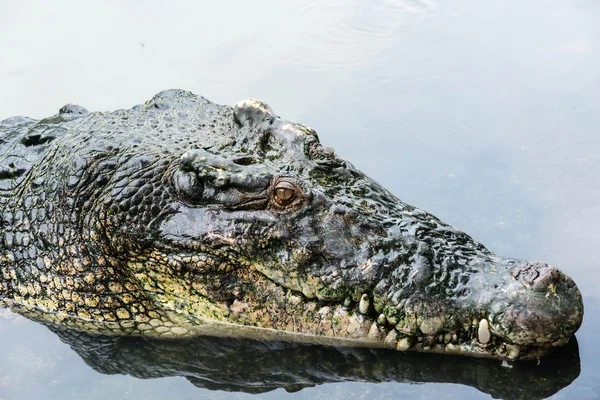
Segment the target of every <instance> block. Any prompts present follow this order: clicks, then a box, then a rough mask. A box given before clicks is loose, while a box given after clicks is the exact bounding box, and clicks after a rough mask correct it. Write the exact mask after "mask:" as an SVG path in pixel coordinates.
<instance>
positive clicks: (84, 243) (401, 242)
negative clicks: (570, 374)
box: [0, 90, 583, 360]
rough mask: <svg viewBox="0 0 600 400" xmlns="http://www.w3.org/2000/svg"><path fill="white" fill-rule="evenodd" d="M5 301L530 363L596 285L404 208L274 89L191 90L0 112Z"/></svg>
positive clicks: (130, 321) (107, 323) (69, 312)
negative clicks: (125, 105) (236, 95)
mask: <svg viewBox="0 0 600 400" xmlns="http://www.w3.org/2000/svg"><path fill="white" fill-rule="evenodd" d="M0 217H1V220H2V224H1V225H0V243H1V247H0V282H1V285H0V305H2V306H3V307H8V308H10V309H11V310H13V311H15V312H17V313H19V314H22V315H24V316H26V317H28V318H30V319H32V320H34V321H38V322H41V323H44V324H46V325H50V326H58V327H63V328H68V329H73V330H75V331H81V332H86V333H94V334H101V335H117V336H126V335H141V336H153V337H160V338H177V337H180V338H181V337H189V336H196V335H208V336H219V337H237V338H250V339H259V340H269V341H270V340H285V341H292V342H304V343H318V344H324V345H333V346H359V347H372V348H376V347H381V348H392V349H397V350H400V351H408V350H417V351H425V352H432V353H451V354H462V355H471V356H480V357H493V358H501V359H510V360H517V359H533V358H537V357H540V356H542V355H545V354H547V353H549V352H550V351H552V350H553V349H554V348H556V347H558V346H562V345H564V344H566V343H567V342H568V341H569V339H570V338H571V337H572V336H573V334H574V333H575V332H576V330H577V329H578V328H579V326H580V325H581V322H582V319H583V300H582V296H581V293H580V291H579V290H578V288H577V286H576V284H575V283H574V281H573V280H572V279H571V278H570V277H568V276H567V275H566V274H565V273H563V272H562V271H560V270H559V269H557V268H556V267H554V266H552V265H549V264H546V263H543V262H538V261H535V262H532V261H520V260H517V259H512V258H506V257H501V256H498V255H496V254H494V253H493V252H491V251H490V250H488V249H487V248H486V247H484V246H483V245H482V244H480V243H479V242H477V241H475V240H474V239H473V238H471V237H470V236H468V235H467V234H465V233H463V232H461V231H459V230H457V229H454V228H453V227H451V226H449V225H448V224H445V223H443V222H442V221H440V220H439V219H438V218H436V217H435V216H433V215H431V214H429V213H427V212H425V211H423V210H421V209H419V208H416V207H414V206H411V205H408V204H406V203H404V202H402V201H401V200H399V199H398V198H397V197H395V196H394V195H393V194H391V193H390V192H389V191H388V190H386V189H385V188H383V187H382V186H381V185H379V184H378V183H377V182H375V181H374V180H372V179H371V178H369V177H367V176H366V175H365V174H363V173H362V172H360V171H359V170H358V169H356V168H355V167H354V166H353V165H352V164H351V163H349V162H348V161H345V160H344V159H342V158H340V157H339V156H337V155H336V153H335V152H334V151H333V149H331V148H330V147H327V146H324V145H322V144H321V143H320V140H319V137H318V135H317V133H316V131H315V130H313V129H312V128H309V127H307V126H305V125H303V124H299V123H294V122H290V121H287V120H285V119H282V118H280V117H279V116H277V115H276V114H275V113H274V112H273V111H272V110H271V108H270V107H269V106H268V105H267V104H266V103H264V102H261V101H259V100H256V99H249V100H244V101H242V102H240V103H238V104H237V105H235V106H234V107H230V106H224V105H218V104H215V103H212V102H210V101H208V100H207V99H205V98H203V97H200V96H197V95H194V94H192V93H190V92H186V91H182V90H167V91H163V92H161V93H159V94H157V95H156V96H154V97H153V98H152V99H151V100H149V101H147V102H146V103H144V104H143V105H138V106H135V107H133V108H132V109H129V110H117V111H114V112H89V111H87V110H86V109H85V108H83V107H81V106H78V105H74V104H69V105H66V106H64V107H62V108H61V109H60V110H59V112H58V114H57V115H55V116H53V117H49V118H46V119H42V120H34V119H31V118H27V117H12V118H9V119H6V120H4V121H2V122H1V123H0Z"/></svg>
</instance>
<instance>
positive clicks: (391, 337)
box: [383, 329, 398, 344]
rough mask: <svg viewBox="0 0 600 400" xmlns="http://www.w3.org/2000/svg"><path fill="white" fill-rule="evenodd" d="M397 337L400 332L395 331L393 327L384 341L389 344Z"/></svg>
mask: <svg viewBox="0 0 600 400" xmlns="http://www.w3.org/2000/svg"><path fill="white" fill-rule="evenodd" d="M397 338H398V334H397V333H396V331H395V330H393V329H392V330H391V331H390V332H389V333H388V334H387V336H386V337H385V339H383V342H384V343H388V344H389V343H395V342H396V339H397Z"/></svg>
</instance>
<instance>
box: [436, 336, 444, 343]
mask: <svg viewBox="0 0 600 400" xmlns="http://www.w3.org/2000/svg"><path fill="white" fill-rule="evenodd" d="M437 341H438V343H444V335H438V337H437Z"/></svg>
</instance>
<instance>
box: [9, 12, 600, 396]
mask: <svg viewBox="0 0 600 400" xmlns="http://www.w3.org/2000/svg"><path fill="white" fill-rule="evenodd" d="M167 88H182V89H187V90H190V91H193V92H195V93H197V94H202V95H204V96H205V97H207V98H209V99H210V100H212V101H215V102H218V103H222V104H230V105H233V104H235V103H236V102H237V101H239V100H241V99H244V98H248V97H256V98H259V99H262V100H264V101H266V102H268V103H269V104H270V105H271V106H272V108H273V109H274V111H275V112H276V113H277V114H279V115H281V116H282V117H284V118H286V119H289V120H292V121H298V122H303V123H305V124H306V125H309V126H311V127H313V128H315V129H316V130H317V131H318V132H319V135H320V138H321V141H322V142H323V143H325V144H327V145H329V146H332V147H333V148H334V149H336V152H337V153H338V154H339V155H341V156H342V157H344V158H346V159H348V160H350V161H351V162H352V163H353V164H354V165H356V166H357V167H359V168H360V169H362V170H363V171H365V172H366V173H367V174H368V175H370V176H372V177H373V178H375V179H376V180H378V181H379V182H381V183H382V184H383V185H384V186H386V187H387V188H388V189H390V190H391V191H392V192H393V193H395V194H396V195H398V196H399V197H400V198H401V199H403V200H404V201H406V202H408V203H410V204H414V205H417V206H419V207H421V208H424V209H426V210H427V211H429V212H432V213H433V214H435V215H436V216H438V217H439V218H441V219H442V220H444V221H446V222H448V223H450V224H452V225H454V226H455V227H457V228H460V229H461V230H464V231H466V232H468V233H469V234H471V235H472V236H473V237H474V238H476V239H477V240H479V241H481V242H482V243H484V244H486V245H487V246H488V247H489V248H491V249H492V250H494V251H495V252H497V253H500V254H503V255H507V256H512V257H518V258H523V259H530V260H544V261H547V262H549V263H552V264H554V265H557V266H559V267H560V268H561V269H563V270H564V271H565V272H567V273H568V274H569V275H571V276H572V277H573V278H574V279H575V281H576V282H577V283H578V285H579V287H580V289H581V291H582V293H583V295H584V301H585V307H586V314H585V319H584V324H583V326H582V328H581V329H580V331H579V332H578V334H577V337H578V340H579V349H580V356H581V374H580V376H579V378H578V379H577V380H576V381H575V382H574V383H573V384H571V385H570V386H568V387H567V388H564V389H563V390H562V391H560V392H559V393H557V394H556V395H554V396H553V398H557V399H594V398H600V344H599V343H600V341H599V340H598V338H599V337H600V257H598V254H599V251H600V232H599V226H600V176H599V175H600V132H599V131H600V2H598V1H596V0H571V1H554V0H520V1H503V2H497V1H491V0H490V1H484V0H454V1H452V0H448V1H434V0H422V1H417V0H398V1H391V0H346V1H341V0H320V1H307V0H304V1H275V0H265V1H258V0H257V1H232V0H224V1H219V2H216V1H211V2H208V1H180V2H161V1H129V2H118V1H105V2H85V1H71V2H69V1H55V2H43V1H32V2H11V1H0V119H4V118H7V117H9V116H13V115H19V114H20V115H27V116H30V117H34V118H42V117H46V116H50V115H53V114H55V113H56V112H57V111H58V109H59V108H60V107H61V106H62V105H64V104H66V103H71V102H75V103H78V104H81V105H83V106H85V107H87V108H88V109H89V110H113V109H117V108H129V107H131V106H133V105H135V104H138V103H141V102H144V101H145V100H147V99H149V98H150V97H152V95H154V94H155V93H156V92H158V91H160V90H163V89H167ZM542 361H543V360H542ZM284 396H287V397H289V398H297V399H312V398H325V397H329V398H344V399H362V398H369V399H387V398H410V399H413V398H414V399H419V398H422V399H428V398H433V397H436V398H444V399H454V398H456V399H458V398H460V399H465V398H467V399H478V398H489V397H490V396H489V395H487V394H484V393H481V392H479V391H477V390H476V389H474V388H471V387H467V386H462V385H451V384H442V383H426V384H421V385H409V384H403V383H383V384H370V383H329V384H324V385H320V386H317V387H314V388H307V389H303V390H301V391H299V392H296V393H289V394H288V393H286V392H284V391H283V390H281V389H279V390H276V391H273V392H269V393H266V394H262V395H248V394H243V393H226V392H219V391H213V392H211V391H208V390H205V389H198V388H196V387H194V386H193V385H191V384H190V383H189V382H187V381H186V380H184V379H183V378H162V379H149V380H141V379H136V378H133V377H130V376H126V375H102V374H99V373H97V372H95V371H94V370H92V369H91V368H90V367H88V366H87V365H86V364H85V363H84V362H83V361H82V360H81V359H80V358H79V356H77V355H76V354H75V353H74V352H72V351H71V350H70V349H69V347H68V346H67V345H65V344H63V343H62V342H60V341H59V340H58V338H57V337H56V336H55V335H54V334H52V333H51V332H50V331H49V330H47V329H46V328H45V327H43V326H40V325H37V324H35V323H32V322H30V321H27V320H25V319H23V318H20V317H15V316H13V315H10V314H8V313H6V312H3V313H2V316H1V317H0V399H47V398H60V399H106V398H115V399H120V398H131V399H163V398H167V397H168V398H171V399H191V398H194V399H196V398H239V399H246V398H250V397H255V398H266V399H275V398H281V397H284Z"/></svg>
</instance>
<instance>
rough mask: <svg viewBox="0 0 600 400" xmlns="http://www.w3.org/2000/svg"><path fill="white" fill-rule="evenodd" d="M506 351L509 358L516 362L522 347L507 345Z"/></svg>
mask: <svg viewBox="0 0 600 400" xmlns="http://www.w3.org/2000/svg"><path fill="white" fill-rule="evenodd" d="M506 350H507V351H508V358H510V359H511V360H514V359H516V358H517V357H519V353H520V352H521V346H519V345H516V344H507V345H506Z"/></svg>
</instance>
